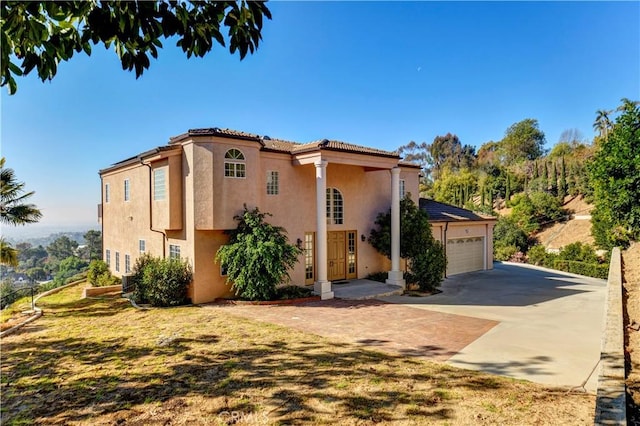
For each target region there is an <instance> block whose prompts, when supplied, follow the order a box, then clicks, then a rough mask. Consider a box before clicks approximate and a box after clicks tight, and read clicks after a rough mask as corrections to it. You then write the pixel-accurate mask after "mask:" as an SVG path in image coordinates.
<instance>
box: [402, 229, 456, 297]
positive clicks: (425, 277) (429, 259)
mask: <svg viewBox="0 0 640 426" xmlns="http://www.w3.org/2000/svg"><path fill="white" fill-rule="evenodd" d="M446 269H447V258H446V257H445V254H444V248H443V247H442V243H440V241H436V240H433V241H432V242H431V244H429V245H427V246H426V247H424V249H423V250H422V251H421V252H419V253H417V254H416V255H414V256H413V257H412V258H411V259H409V270H410V272H409V273H408V274H407V281H410V282H413V283H416V284H418V286H419V287H420V290H422V291H434V290H435V289H437V288H438V287H439V286H440V283H442V280H443V279H444V273H445V271H446Z"/></svg>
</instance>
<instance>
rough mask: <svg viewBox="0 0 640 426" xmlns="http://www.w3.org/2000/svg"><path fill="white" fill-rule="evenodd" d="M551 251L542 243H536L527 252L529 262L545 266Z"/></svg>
mask: <svg viewBox="0 0 640 426" xmlns="http://www.w3.org/2000/svg"><path fill="white" fill-rule="evenodd" d="M548 254H549V253H547V249H546V248H545V247H544V246H543V245H542V244H536V245H535V246H533V247H531V248H530V249H529V251H528V252H527V256H528V258H529V263H531V264H532V265H538V266H545V265H546V261H547V258H548V256H547V255H548Z"/></svg>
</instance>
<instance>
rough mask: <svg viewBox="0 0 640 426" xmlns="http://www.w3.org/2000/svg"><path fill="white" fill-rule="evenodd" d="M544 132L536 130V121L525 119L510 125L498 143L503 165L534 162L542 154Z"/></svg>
mask: <svg viewBox="0 0 640 426" xmlns="http://www.w3.org/2000/svg"><path fill="white" fill-rule="evenodd" d="M544 144H545V136H544V132H543V131H542V130H540V129H539V128H538V120H534V119H532V118H527V119H525V120H522V121H519V122H517V123H514V124H512V125H511V126H510V127H509V128H508V129H507V131H506V133H505V136H504V138H503V139H502V140H501V141H500V152H501V154H502V155H501V159H502V164H503V165H507V166H508V165H511V164H514V163H518V162H520V161H523V160H535V159H536V158H539V157H540V156H542V155H543V154H544V149H543V146H544Z"/></svg>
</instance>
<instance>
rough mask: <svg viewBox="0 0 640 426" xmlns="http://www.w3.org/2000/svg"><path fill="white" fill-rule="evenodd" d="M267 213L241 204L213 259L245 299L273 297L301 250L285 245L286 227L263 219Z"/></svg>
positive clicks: (287, 243)
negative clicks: (227, 240) (236, 224)
mask: <svg viewBox="0 0 640 426" xmlns="http://www.w3.org/2000/svg"><path fill="white" fill-rule="evenodd" d="M266 216H270V214H269V213H261V212H260V210H259V209H258V208H257V207H256V208H255V209H253V210H249V209H247V206H246V205H245V206H244V212H243V213H242V214H241V215H236V216H235V217H234V219H235V220H237V221H238V227H237V228H236V229H234V230H232V231H228V234H229V235H230V238H229V243H228V244H226V245H224V246H222V247H220V249H219V250H218V253H217V254H216V262H220V263H221V264H222V266H223V267H224V268H225V269H226V271H227V282H228V283H231V285H232V288H233V290H234V291H235V292H236V294H237V296H239V297H240V298H243V299H248V300H273V299H275V298H276V296H277V286H278V285H279V284H281V283H283V282H288V281H289V279H290V277H289V272H288V270H289V269H290V268H292V267H293V266H294V265H295V264H296V262H297V261H298V256H299V255H300V254H302V250H301V249H300V248H299V247H297V246H295V245H293V244H289V242H288V238H287V236H286V230H285V229H284V228H282V227H280V226H274V225H271V224H269V223H267V222H265V220H264V219H265V217H266Z"/></svg>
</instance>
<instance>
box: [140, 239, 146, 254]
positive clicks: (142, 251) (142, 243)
mask: <svg viewBox="0 0 640 426" xmlns="http://www.w3.org/2000/svg"><path fill="white" fill-rule="evenodd" d="M138 250H139V251H140V253H144V252H145V251H147V242H146V241H145V240H139V241H138Z"/></svg>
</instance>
